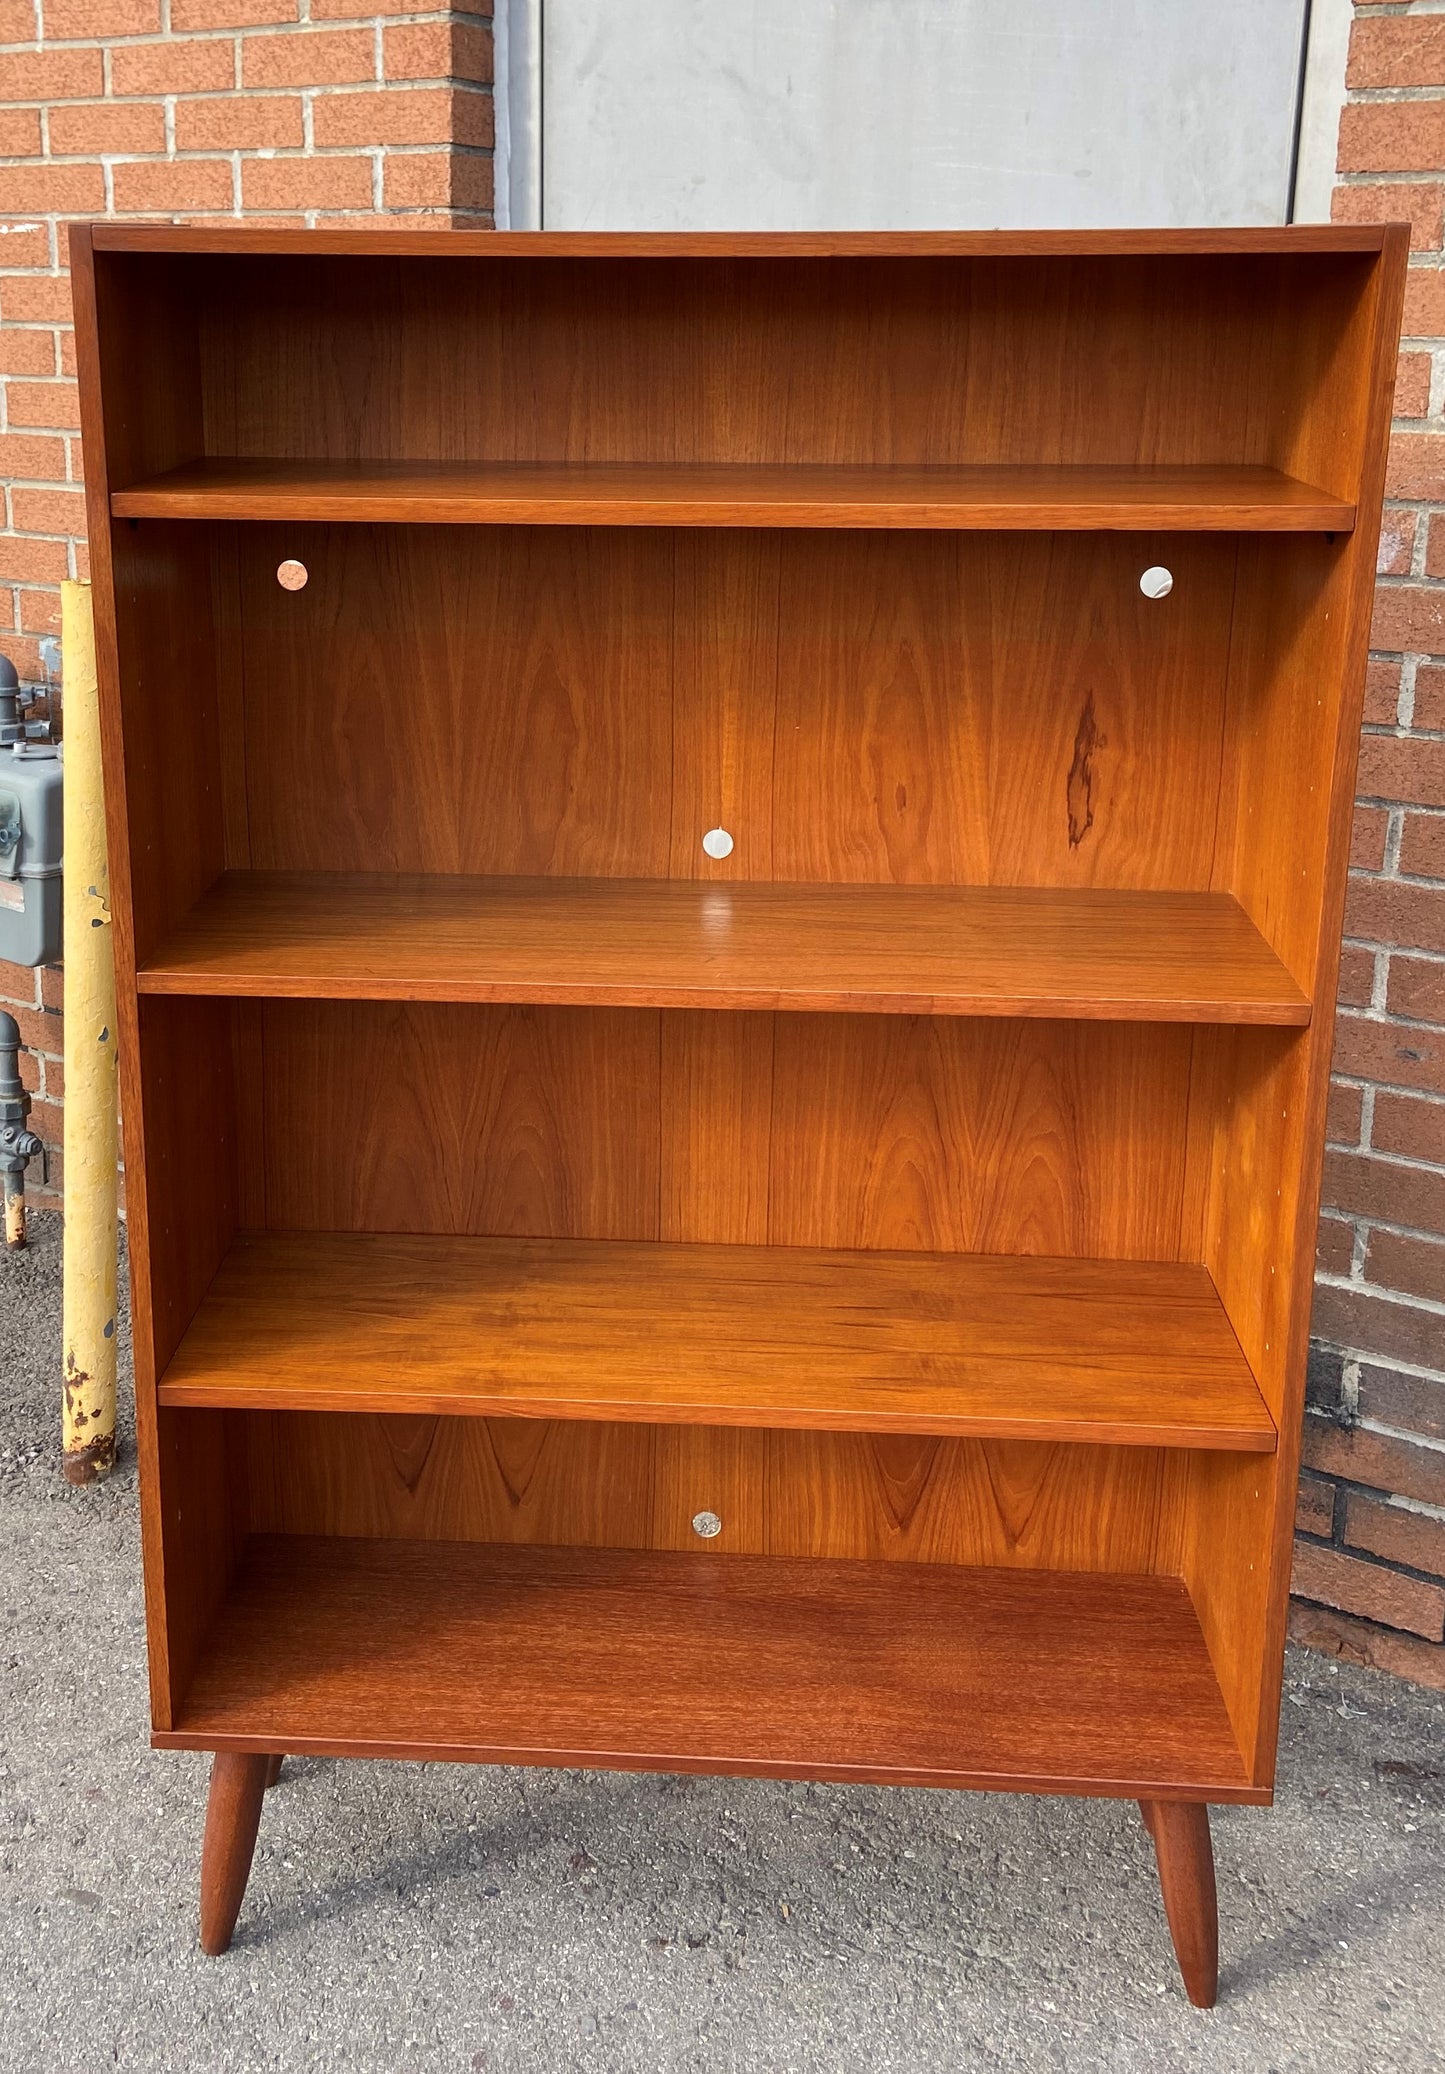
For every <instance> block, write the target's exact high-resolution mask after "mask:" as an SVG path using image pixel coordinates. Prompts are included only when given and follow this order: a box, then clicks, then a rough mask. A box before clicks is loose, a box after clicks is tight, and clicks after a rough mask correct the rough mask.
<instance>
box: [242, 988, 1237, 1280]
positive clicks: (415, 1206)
mask: <svg viewBox="0 0 1445 2074" xmlns="http://www.w3.org/2000/svg"><path fill="white" fill-rule="evenodd" d="M261 1031H262V1036H261V1073H260V1086H261V1088H262V1090H263V1095H262V1101H263V1107H264V1119H263V1130H262V1136H263V1137H264V1145H265V1154H264V1215H265V1221H266V1223H267V1224H268V1225H269V1226H270V1227H271V1228H272V1229H302V1230H318V1231H411V1232H426V1231H435V1232H448V1233H497V1234H508V1235H512V1236H518V1237H520V1236H529V1237H538V1238H549V1237H550V1238H606V1239H658V1238H662V1239H669V1240H680V1241H686V1240H696V1241H732V1242H736V1243H752V1244H769V1243H771V1244H774V1245H794V1246H864V1247H904V1248H918V1249H920V1250H937V1251H942V1252H997V1253H1028V1254H1080V1255H1085V1256H1091V1257H1095V1258H1100V1257H1103V1258H1109V1257H1112V1258H1125V1259H1129V1258H1133V1259H1140V1258H1143V1259H1156V1260H1175V1259H1179V1258H1181V1257H1184V1258H1194V1257H1197V1256H1196V1254H1195V1252H1194V1251H1193V1247H1194V1246H1196V1245H1197V1243H1198V1240H1197V1235H1196V1234H1194V1233H1193V1232H1186V1231H1185V1230H1184V1229H1183V1220H1184V1217H1185V1203H1186V1186H1185V1181H1186V1150H1185V1146H1186V1112H1187V1104H1188V1098H1189V1079H1190V1060H1191V1054H1192V1049H1193V1043H1194V1033H1193V1032H1191V1031H1190V1030H1188V1029H1187V1028H1181V1027H1176V1026H1147V1025H1139V1024H1110V1023H1065V1022H1059V1023H1049V1022H1028V1021H1026V1022H1007V1021H993V1020H984V1021H968V1020H961V1019H955V1018H951V1017H921V1016H918V1017H891V1016H889V1017H885V1016H847V1017H843V1016H838V1017H833V1016H801V1015H779V1016H776V1017H774V1016H770V1015H729V1016H714V1015H708V1014H706V1013H691V1012H683V1011H667V1012H659V1011H656V1010H635V1011H634V1010H588V1009H547V1008H541V1009H527V1008H489V1007H475V1006H467V1007H463V1006H454V1007H448V1006H438V1005H418V1004H408V1005H391V1004H384V1003H349V1002H317V1003H309V1002H269V1003H267V1004H265V1006H264V1008H263V1010H262V1011H261ZM248 1151H249V1155H250V1157H251V1158H253V1159H255V1160H259V1159H260V1157H261V1153H260V1146H259V1141H253V1142H252V1143H251V1144H250V1146H249V1148H248Z"/></svg>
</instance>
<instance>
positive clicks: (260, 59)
mask: <svg viewBox="0 0 1445 2074" xmlns="http://www.w3.org/2000/svg"><path fill="white" fill-rule="evenodd" d="M375 77H376V40H375V38H374V37H373V35H372V33H371V31H370V29H307V30H305V31H304V32H303V33H300V34H298V35H295V36H248V37H246V39H245V41H244V42H243V44H242V46H241V79H242V83H243V85H245V86H247V87H254V86H349V85H350V84H351V83H352V82H353V81H355V80H360V79H374V78H375Z"/></svg>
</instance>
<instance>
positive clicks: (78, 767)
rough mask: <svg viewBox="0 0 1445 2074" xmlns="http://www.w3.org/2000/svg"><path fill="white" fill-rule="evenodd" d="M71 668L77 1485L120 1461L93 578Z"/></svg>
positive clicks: (72, 1469) (68, 916)
mask: <svg viewBox="0 0 1445 2074" xmlns="http://www.w3.org/2000/svg"><path fill="white" fill-rule="evenodd" d="M60 625H61V650H62V654H63V657H64V668H65V677H64V684H65V1301H64V1313H65V1319H64V1323H65V1400H64V1413H63V1427H64V1456H63V1461H64V1469H65V1479H66V1482H67V1483H75V1484H85V1483H94V1482H95V1481H96V1480H97V1478H99V1477H102V1476H108V1475H109V1474H110V1471H111V1470H112V1469H113V1468H114V1467H115V1293H116V1251H117V1245H118V1241H119V1229H118V1212H119V1204H118V1186H117V1181H116V1161H117V1157H118V1153H119V1137H118V1132H117V1126H116V1070H115V968H114V966H113V965H112V963H111V932H110V878H109V873H108V869H107V864H106V849H105V810H104V802H103V799H102V795H101V783H100V704H99V695H98V692H97V688H96V676H95V622H94V619H93V617H92V615H91V607H90V586H89V584H85V583H71V582H67V583H63V584H62V585H61V587H60Z"/></svg>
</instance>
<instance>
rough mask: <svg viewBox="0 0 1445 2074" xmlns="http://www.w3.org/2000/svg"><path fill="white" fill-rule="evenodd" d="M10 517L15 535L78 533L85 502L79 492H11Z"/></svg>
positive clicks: (83, 516) (83, 515) (83, 519)
mask: <svg viewBox="0 0 1445 2074" xmlns="http://www.w3.org/2000/svg"><path fill="white" fill-rule="evenodd" d="M10 517H11V523H12V524H13V525H14V527H15V530H16V532H17V533H63V534H67V535H68V534H71V533H79V532H82V531H83V530H84V528H85V498H84V496H83V495H82V494H81V492H80V491H79V490H12V491H11V492H10Z"/></svg>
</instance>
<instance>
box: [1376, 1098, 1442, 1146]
mask: <svg viewBox="0 0 1445 2074" xmlns="http://www.w3.org/2000/svg"><path fill="white" fill-rule="evenodd" d="M1371 1142H1372V1143H1373V1144H1374V1145H1375V1146H1376V1147H1377V1148H1378V1149H1379V1150H1380V1151H1381V1152H1394V1153H1398V1154H1399V1156H1400V1157H1401V1158H1402V1159H1423V1160H1434V1161H1435V1162H1436V1163H1437V1164H1440V1165H1445V1102H1429V1101H1424V1100H1422V1099H1421V1097H1420V1096H1419V1095H1395V1094H1391V1093H1390V1092H1389V1091H1388V1090H1387V1089H1383V1088H1382V1089H1381V1091H1380V1092H1379V1094H1377V1095H1376V1097H1375V1120H1374V1126H1373V1129H1372V1132H1371Z"/></svg>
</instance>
